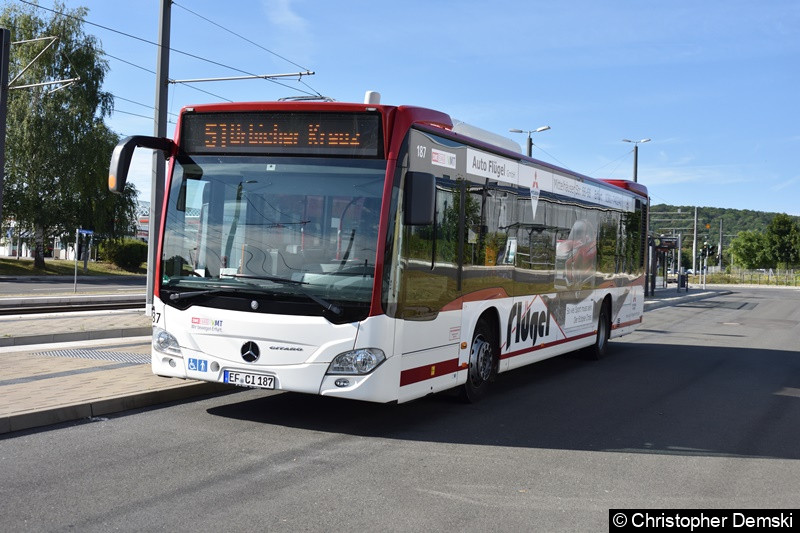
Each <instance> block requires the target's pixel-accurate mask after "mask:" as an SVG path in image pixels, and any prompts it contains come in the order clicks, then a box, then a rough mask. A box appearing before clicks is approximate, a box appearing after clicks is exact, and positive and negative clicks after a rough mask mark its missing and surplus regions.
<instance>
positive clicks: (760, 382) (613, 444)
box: [0, 290, 800, 532]
mask: <svg viewBox="0 0 800 533" xmlns="http://www.w3.org/2000/svg"><path fill="white" fill-rule="evenodd" d="M645 321H646V323H645V324H644V325H643V327H642V328H641V330H640V331H639V332H637V333H636V334H634V335H631V336H628V337H626V338H624V339H620V340H617V341H614V342H613V343H612V345H611V353H610V355H609V356H608V357H607V358H605V359H603V360H601V361H598V362H590V361H586V360H583V359H581V358H579V357H575V356H565V357H560V358H557V359H553V360H549V361H545V362H543V363H540V364H537V365H533V366H530V367H527V368H524V369H520V370H517V371H514V372H512V373H510V374H506V375H503V376H502V377H501V379H500V380H499V381H498V382H497V383H496V386H495V388H494V390H493V391H492V394H491V395H490V397H488V398H487V399H486V400H485V401H484V402H482V403H480V404H477V405H464V404H460V403H458V402H457V401H456V400H455V399H454V398H451V397H448V396H436V397H431V398H426V399H423V400H420V401H416V402H412V403H410V404H404V405H400V406H391V405H389V406H384V405H375V404H366V403H358V402H345V401H335V400H330V399H325V398H319V397H313V396H303V395H296V394H286V393H279V392H268V391H244V392H241V393H235V394H228V395H223V396H217V397H213V398H206V399H203V400H201V401H195V402H189V403H182V404H176V405H169V406H164V407H162V408H157V409H151V410H146V411H139V412H132V413H129V414H127V415H124V416H118V417H114V418H111V419H100V420H94V421H91V422H87V423H82V424H75V425H64V426H59V427H52V428H49V429H46V430H42V431H38V432H29V433H18V434H14V435H13V436H12V437H10V438H5V439H3V440H0V479H2V480H3V482H2V485H0V487H2V488H0V491H1V492H2V497H0V516H2V517H3V518H2V520H3V524H2V529H3V530H8V531H20V530H26V531H41V530H58V531H64V530H71V531H109V530H123V531H152V530H168V531H198V530H200V531H211V530H220V531H253V530H257V531H267V530H268V531H333V530H343V531H376V530H381V531H482V532H483V531H605V530H608V510H609V509H610V508H654V507H659V508H669V509H678V508H792V507H794V508H797V507H798V504H799V503H800V484H798V483H797V480H798V479H800V445H798V442H800V353H799V352H798V347H797V339H798V338H799V337H800V335H799V334H800V292H799V291H796V290H794V291H788V290H742V291H739V292H736V293H734V294H730V295H726V296H719V297H715V298H713V299H709V300H705V301H701V302H694V303H687V304H684V305H680V306H676V307H667V308H662V309H658V310H655V311H651V312H648V313H647V314H646V316H645Z"/></svg>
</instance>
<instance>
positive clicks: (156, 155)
mask: <svg viewBox="0 0 800 533" xmlns="http://www.w3.org/2000/svg"><path fill="white" fill-rule="evenodd" d="M171 11H172V0H161V15H160V17H159V25H158V65H157V68H156V102H155V107H156V110H155V127H154V132H155V136H156V137H166V136H167V106H168V99H167V96H168V93H169V85H168V83H169V79H168V78H169V37H170V33H169V31H170V16H171ZM165 173H166V161H165V160H164V154H163V153H162V152H161V150H154V151H153V179H152V182H151V186H150V187H151V188H150V219H149V221H148V226H147V229H148V237H147V300H146V302H147V304H146V305H147V307H146V309H145V313H147V315H148V316H149V315H150V314H151V313H152V310H153V290H154V288H155V281H156V276H157V275H158V273H157V272H156V258H157V254H158V232H159V230H160V229H161V206H162V204H163V203H164V183H165V179H164V175H165Z"/></svg>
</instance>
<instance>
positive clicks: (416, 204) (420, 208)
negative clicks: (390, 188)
mask: <svg viewBox="0 0 800 533" xmlns="http://www.w3.org/2000/svg"><path fill="white" fill-rule="evenodd" d="M403 194H404V197H405V202H404V203H405V211H404V213H403V223H404V224H405V225H406V226H427V225H430V224H433V216H434V210H435V208H436V177H435V176H434V175H433V174H429V173H428V172H407V173H406V182H405V186H404V188H403Z"/></svg>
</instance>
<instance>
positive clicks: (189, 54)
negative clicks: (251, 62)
mask: <svg viewBox="0 0 800 533" xmlns="http://www.w3.org/2000/svg"><path fill="white" fill-rule="evenodd" d="M17 2H21V3H23V4H27V5H29V6H32V7H34V8H37V9H43V10H45V11H49V12H51V13H54V14H56V15H59V16H62V17H67V18H71V19H73V20H77V21H80V22H82V23H84V24H88V25H90V26H94V27H96V28H101V29H104V30H106V31H110V32H113V33H116V34H119V35H122V36H125V37H128V38H130V39H134V40H137V41H140V42H143V43H146V44H150V45H153V46H157V47H160V46H161V45H160V44H159V43H157V42H154V41H151V40H149V39H145V38H144V37H139V36H137V35H133V34H130V33H127V32H124V31H121V30H117V29H114V28H111V27H108V26H104V25H103V24H98V23H96V22H91V21H88V20H86V19H82V18H80V17H76V16H74V15H70V14H67V13H62V12H60V11H56V10H55V9H51V8H48V7H45V6H40V5H38V4H35V3H33V2H30V1H28V0H17ZM169 50H170V51H171V52H174V53H176V54H181V55H183V56H186V57H190V58H192V59H197V60H198V61H203V62H206V63H209V64H212V65H215V66H218V67H222V68H227V69H230V70H232V71H234V72H239V73H241V74H246V75H248V76H254V77H260V76H259V75H258V74H254V73H252V72H248V71H246V70H243V69H240V68H237V67H233V66H231V65H227V64H225V63H220V62H219V61H214V60H213V59H208V58H205V57H202V56H198V55H197V54H192V53H190V52H185V51H183V50H178V49H176V48H172V47H170V48H169ZM265 79H266V80H267V81H269V82H272V83H275V84H277V85H281V86H283V87H287V88H289V89H292V90H295V91H297V92H300V93H304V94H307V95H309V96H319V93H316V92H314V93H311V92H308V91H305V90H303V89H300V88H297V87H292V86H290V85H287V84H285V83H281V82H278V81H276V80H272V79H269V78H265ZM312 90H313V89H312Z"/></svg>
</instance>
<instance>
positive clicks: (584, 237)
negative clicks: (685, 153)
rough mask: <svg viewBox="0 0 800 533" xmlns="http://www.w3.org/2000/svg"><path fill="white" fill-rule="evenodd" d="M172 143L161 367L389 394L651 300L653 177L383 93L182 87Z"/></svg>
mask: <svg viewBox="0 0 800 533" xmlns="http://www.w3.org/2000/svg"><path fill="white" fill-rule="evenodd" d="M136 146H139V147H147V148H151V149H158V150H163V151H164V152H165V154H166V155H167V157H169V160H170V163H169V171H168V176H167V185H166V189H167V190H166V194H165V201H164V206H163V211H162V223H161V229H160V232H159V235H158V239H157V241H158V247H159V248H158V250H159V251H158V258H159V259H158V261H157V264H156V266H155V268H156V271H157V275H156V281H155V284H154V294H153V310H152V312H153V321H154V324H153V327H154V330H153V350H152V367H153V372H154V373H156V374H158V375H161V376H169V377H178V378H189V379H196V380H204V381H212V382H223V383H231V384H236V385H241V386H247V387H261V388H266V389H280V390H286V391H296V392H304V393H311V394H320V395H326V396H336V397H341V398H352V399H359V400H368V401H374V402H391V401H397V402H405V401H408V400H412V399H415V398H419V397H421V396H425V395H427V394H431V393H435V392H438V391H443V390H447V389H453V388H460V390H461V392H462V393H463V395H464V397H465V398H466V399H468V400H470V401H474V400H477V399H479V398H480V397H482V396H483V395H484V394H485V393H486V390H487V387H488V386H489V383H490V382H491V381H493V380H494V378H495V376H496V375H497V374H498V373H501V372H505V371H509V370H511V369H513V368H516V367H520V366H523V365H527V364H530V363H533V362H536V361H540V360H542V359H545V358H549V357H552V356H555V355H559V354H563V353H565V352H569V351H573V350H577V349H583V348H586V349H588V350H589V351H590V352H591V353H594V354H595V355H597V356H601V355H603V354H604V352H606V350H607V343H608V340H609V339H610V338H613V337H617V336H620V335H624V334H627V333H630V332H631V331H633V329H634V328H635V327H636V326H637V325H638V324H639V323H640V322H641V320H642V313H643V308H644V305H643V304H644V251H645V243H646V235H647V206H648V197H647V190H646V189H645V188H644V187H642V186H641V185H638V184H636V183H632V182H621V181H617V182H614V183H613V184H612V183H606V182H603V181H599V180H594V179H591V178H589V177H586V176H582V175H579V174H576V173H573V172H570V171H567V170H564V169H561V168H557V167H554V166H552V165H548V164H545V163H542V162H540V161H537V160H534V159H531V158H529V157H525V156H523V155H521V154H520V149H519V145H517V144H516V143H514V142H513V141H510V140H508V139H504V138H502V137H499V136H496V135H493V134H490V133H488V132H483V131H482V130H479V129H477V128H473V127H470V126H468V125H464V124H460V123H454V121H453V120H451V118H450V117H449V116H448V115H446V114H444V113H441V112H437V111H432V110H429V109H423V108H418V107H408V106H399V107H395V106H388V105H381V104H376V103H365V104H355V103H338V102H307V101H306V102H291V101H283V102H266V103H234V104H212V105H198V106H193V107H186V108H184V109H183V110H182V111H181V113H180V118H179V120H178V125H177V131H176V136H175V140H174V141H172V140H168V139H160V138H153V137H131V138H128V139H125V140H123V141H122V142H121V143H120V144H119V145H118V146H117V148H116V150H115V151H114V155H113V156H112V161H111V169H110V175H109V187H110V188H111V190H116V191H119V190H121V189H122V188H123V187H124V186H125V181H126V176H127V172H128V166H129V164H130V158H131V154H132V152H133V150H134V148H135V147H136Z"/></svg>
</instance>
